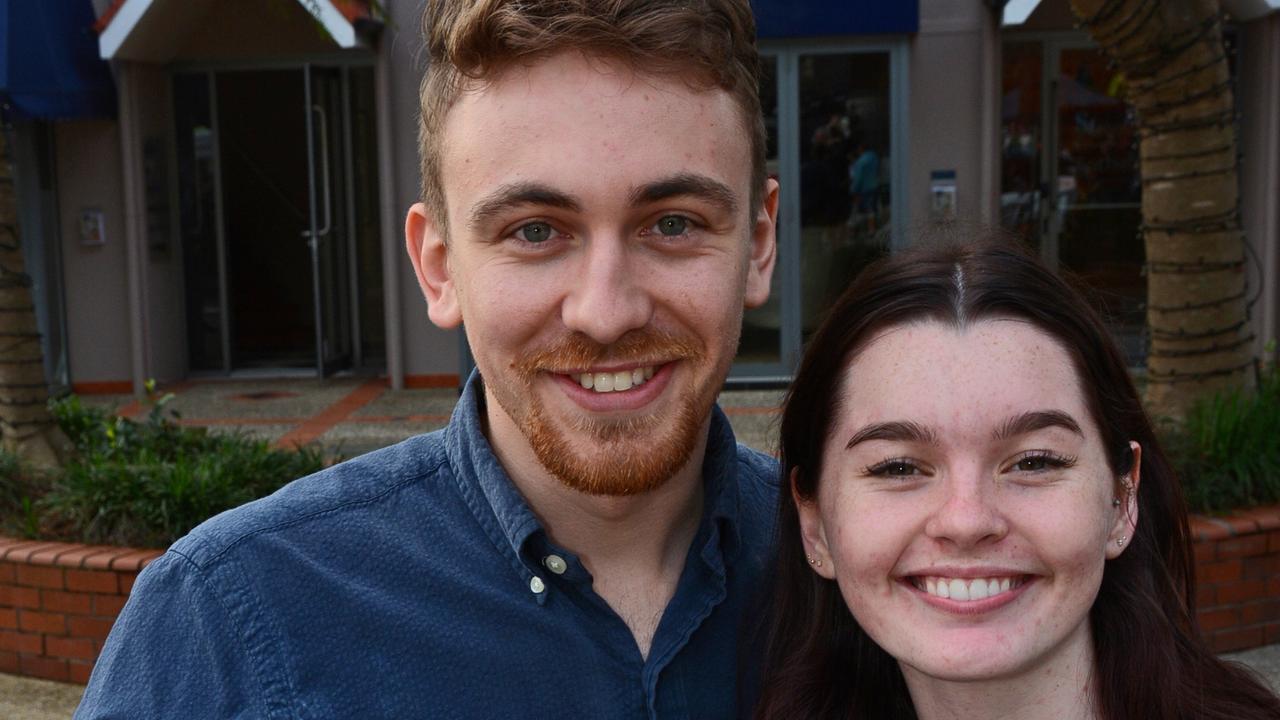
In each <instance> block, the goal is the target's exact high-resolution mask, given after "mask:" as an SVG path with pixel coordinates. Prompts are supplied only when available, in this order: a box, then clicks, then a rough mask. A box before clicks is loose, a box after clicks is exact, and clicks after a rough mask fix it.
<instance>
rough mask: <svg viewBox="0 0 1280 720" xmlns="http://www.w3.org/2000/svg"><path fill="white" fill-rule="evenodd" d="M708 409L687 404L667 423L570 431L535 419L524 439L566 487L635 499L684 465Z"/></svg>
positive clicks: (610, 424)
mask: <svg viewBox="0 0 1280 720" xmlns="http://www.w3.org/2000/svg"><path fill="white" fill-rule="evenodd" d="M700 410H703V411H702V412H699V411H700ZM710 411H711V408H710V407H708V408H705V410H704V409H702V408H696V409H695V408H692V407H688V406H686V407H684V408H681V410H680V411H679V412H678V413H677V414H676V416H675V417H673V418H670V419H668V420H667V421H666V422H657V421H656V420H653V419H651V420H650V421H648V422H643V421H642V422H635V421H632V422H622V423H604V424H596V425H593V426H591V427H590V428H576V429H575V430H574V431H570V432H569V433H566V432H565V431H564V429H563V428H558V427H554V426H552V425H550V424H548V423H546V422H542V421H541V420H542V418H538V420H539V421H538V422H533V423H530V424H529V425H528V426H527V429H526V437H527V438H528V440H529V443H530V445H531V446H532V447H533V451H534V454H535V456H537V458H538V461H539V462H540V463H542V466H543V467H544V468H546V470H547V472H549V473H551V475H552V476H554V477H555V478H557V479H558V480H560V482H562V483H564V485H565V486H567V487H569V488H571V489H573V490H577V491H578V492H582V493H586V494H588V495H601V496H628V495H639V494H642V493H647V492H650V491H652V490H655V489H657V488H659V487H661V486H662V485H663V484H665V483H666V482H667V481H668V480H670V479H671V478H672V477H674V476H675V475H676V474H677V473H679V472H680V471H681V470H682V469H684V468H685V466H686V465H688V463H689V461H690V458H691V457H692V456H693V451H694V448H696V447H697V445H698V440H699V438H700V437H701V431H702V430H703V428H704V425H705V420H706V418H707V415H708V414H709V413H710ZM570 434H571V435H572V436H573V438H572V440H570V437H569V435H570ZM575 446H576V447H575Z"/></svg>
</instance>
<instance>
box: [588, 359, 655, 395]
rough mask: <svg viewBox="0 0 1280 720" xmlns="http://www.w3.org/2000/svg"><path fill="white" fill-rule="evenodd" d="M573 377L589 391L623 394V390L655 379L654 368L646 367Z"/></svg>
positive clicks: (589, 373)
mask: <svg viewBox="0 0 1280 720" xmlns="http://www.w3.org/2000/svg"><path fill="white" fill-rule="evenodd" d="M572 377H573V379H574V380H577V381H578V383H579V384H581V385H582V387H584V388H586V389H588V390H595V391H596V392H602V393H607V392H615V391H617V392H622V391H623V390H630V389H631V388H633V387H635V386H637V385H643V384H644V381H645V380H648V379H649V378H651V377H653V366H652V365H646V366H644V367H638V368H634V369H632V370H622V371H620V372H598V373H593V372H586V373H581V374H575V375H573V376H572Z"/></svg>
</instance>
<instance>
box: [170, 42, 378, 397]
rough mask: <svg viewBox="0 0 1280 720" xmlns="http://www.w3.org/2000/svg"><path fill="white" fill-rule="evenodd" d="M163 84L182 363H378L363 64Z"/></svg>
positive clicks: (374, 190)
mask: <svg viewBox="0 0 1280 720" xmlns="http://www.w3.org/2000/svg"><path fill="white" fill-rule="evenodd" d="M173 88H174V116H175V121H176V122H175V128H174V129H175V135H176V142H175V145H176V150H177V156H178V158H177V159H178V162H177V168H178V172H177V185H178V197H179V203H180V204H179V208H180V209H179V216H180V220H181V223H182V224H181V236H182V246H183V258H184V265H185V275H186V305H187V308H186V310H187V340H188V342H187V345H188V358H189V362H190V367H191V369H192V371H194V372H214V373H219V374H230V373H236V372H246V371H247V372H259V371H263V372H269V373H270V372H275V371H278V370H286V371H290V372H297V371H299V370H301V371H304V372H310V371H311V370H313V369H314V371H315V372H317V373H318V374H319V375H321V376H324V375H329V374H331V373H333V372H336V371H339V370H343V369H346V368H349V367H353V366H362V367H363V366H366V365H376V364H378V363H380V362H382V361H383V360H384V354H383V352H382V346H383V344H384V338H385V335H384V327H383V325H384V323H383V305H382V268H381V254H380V237H381V232H380V226H379V212H378V211H379V207H380V205H379V199H378V180H377V179H378V172H379V171H378V164H377V162H378V161H377V153H376V151H375V150H376V110H375V105H376V103H375V98H374V77H373V71H372V68H371V67H369V66H367V65H344V66H302V67H284V68H263V69H243V70H220V71H199V70H197V71H180V72H177V73H175V74H174V77H173Z"/></svg>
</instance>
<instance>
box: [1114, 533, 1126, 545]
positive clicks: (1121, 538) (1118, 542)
mask: <svg viewBox="0 0 1280 720" xmlns="http://www.w3.org/2000/svg"><path fill="white" fill-rule="evenodd" d="M1124 539H1125V538H1124V536H1123V535H1121V536H1120V537H1118V538H1116V545H1117V546H1119V547H1124Z"/></svg>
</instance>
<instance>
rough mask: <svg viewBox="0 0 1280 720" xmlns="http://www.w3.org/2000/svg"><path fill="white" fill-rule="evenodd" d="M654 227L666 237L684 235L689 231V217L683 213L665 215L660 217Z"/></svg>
mask: <svg viewBox="0 0 1280 720" xmlns="http://www.w3.org/2000/svg"><path fill="white" fill-rule="evenodd" d="M653 228H654V229H655V230H657V231H658V233H659V234H660V235H664V236H666V237H675V236H677V235H683V234H685V233H686V232H688V231H689V218H686V217H684V216H682V215H664V216H662V217H661V218H659V219H658V222H657V223H655V224H654V226H653Z"/></svg>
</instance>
